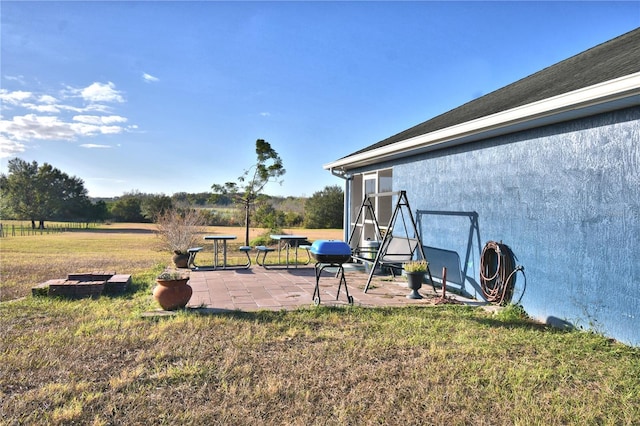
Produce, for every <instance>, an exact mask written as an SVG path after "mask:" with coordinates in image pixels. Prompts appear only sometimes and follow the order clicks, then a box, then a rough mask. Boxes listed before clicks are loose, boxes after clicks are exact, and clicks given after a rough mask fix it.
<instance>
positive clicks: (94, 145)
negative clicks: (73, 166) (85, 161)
mask: <svg viewBox="0 0 640 426" xmlns="http://www.w3.org/2000/svg"><path fill="white" fill-rule="evenodd" d="M80 146H81V147H82V148H88V149H94V148H111V146H109V145H98V144H96V143H83V144H81V145H80Z"/></svg>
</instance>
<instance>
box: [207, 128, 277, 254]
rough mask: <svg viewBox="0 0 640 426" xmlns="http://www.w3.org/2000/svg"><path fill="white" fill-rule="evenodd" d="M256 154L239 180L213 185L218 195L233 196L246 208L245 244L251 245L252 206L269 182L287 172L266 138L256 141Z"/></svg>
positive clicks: (212, 187) (274, 180)
mask: <svg viewBox="0 0 640 426" xmlns="http://www.w3.org/2000/svg"><path fill="white" fill-rule="evenodd" d="M256 155H257V162H256V164H254V165H253V166H251V167H250V168H249V169H247V170H245V171H244V173H243V174H242V176H240V177H239V178H238V182H226V183H225V184H224V185H219V184H213V185H212V186H211V189H213V191H214V192H215V193H216V194H217V195H218V196H231V197H232V198H233V199H234V200H235V201H236V202H237V203H238V204H239V205H241V206H242V208H243V209H244V224H245V242H244V243H245V245H249V225H250V218H251V208H252V207H253V205H254V203H255V201H256V199H257V198H258V196H259V195H260V194H261V193H262V190H263V189H264V187H265V186H266V185H267V184H268V183H269V182H279V183H281V182H282V181H278V178H279V177H281V176H282V175H284V174H285V173H286V170H285V169H284V166H283V165H282V160H281V159H280V156H279V155H278V153H277V152H276V151H275V150H274V149H273V148H272V147H271V144H269V142H267V141H265V140H264V139H258V140H257V141H256Z"/></svg>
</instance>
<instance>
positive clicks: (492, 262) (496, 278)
mask: <svg viewBox="0 0 640 426" xmlns="http://www.w3.org/2000/svg"><path fill="white" fill-rule="evenodd" d="M518 271H521V272H523V274H524V268H523V267H522V266H516V264H515V256H514V255H513V252H512V251H511V249H510V248H509V247H508V246H506V245H505V244H502V242H500V243H497V242H495V241H489V242H488V243H487V244H486V245H485V246H484V248H483V249H482V256H481V257H480V287H481V288H482V293H483V294H484V297H485V299H486V300H487V301H488V302H491V303H497V304H499V305H502V304H503V303H508V302H509V301H510V300H511V297H512V296H513V289H514V287H515V282H516V279H515V274H516V272H518Z"/></svg>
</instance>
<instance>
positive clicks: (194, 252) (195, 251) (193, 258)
mask: <svg viewBox="0 0 640 426" xmlns="http://www.w3.org/2000/svg"><path fill="white" fill-rule="evenodd" d="M201 250H202V247H192V248H190V249H188V250H187V253H189V260H188V261H187V268H189V267H191V266H193V268H194V269H198V265H196V255H197V254H198V253H200V251H201Z"/></svg>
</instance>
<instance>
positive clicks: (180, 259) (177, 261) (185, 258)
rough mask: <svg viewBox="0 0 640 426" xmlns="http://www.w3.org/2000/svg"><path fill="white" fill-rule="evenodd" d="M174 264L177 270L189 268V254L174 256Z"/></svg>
mask: <svg viewBox="0 0 640 426" xmlns="http://www.w3.org/2000/svg"><path fill="white" fill-rule="evenodd" d="M173 264H174V265H176V268H187V267H188V266H189V253H184V254H183V253H176V254H174V255H173Z"/></svg>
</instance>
